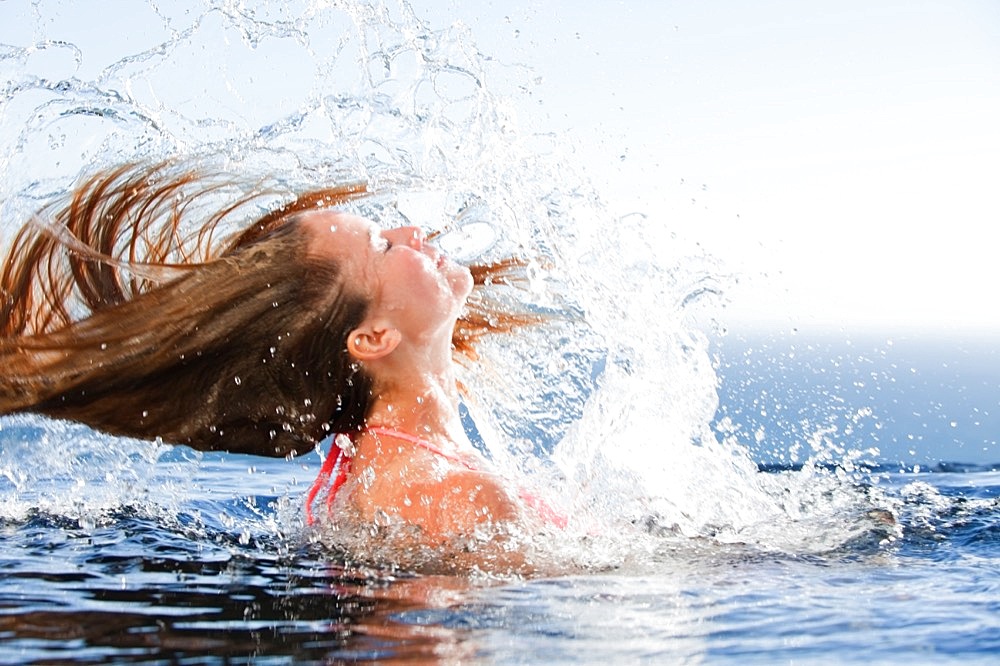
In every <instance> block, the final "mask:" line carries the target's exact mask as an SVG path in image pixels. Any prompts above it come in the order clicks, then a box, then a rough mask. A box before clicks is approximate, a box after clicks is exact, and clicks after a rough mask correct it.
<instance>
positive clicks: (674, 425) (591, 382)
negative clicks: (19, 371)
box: [0, 0, 869, 563]
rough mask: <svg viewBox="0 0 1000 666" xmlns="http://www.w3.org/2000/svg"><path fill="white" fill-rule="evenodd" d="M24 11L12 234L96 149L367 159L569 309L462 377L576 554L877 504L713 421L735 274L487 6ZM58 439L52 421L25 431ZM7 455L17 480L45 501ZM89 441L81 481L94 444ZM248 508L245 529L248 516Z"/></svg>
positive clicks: (144, 468)
mask: <svg viewBox="0 0 1000 666" xmlns="http://www.w3.org/2000/svg"><path fill="white" fill-rule="evenodd" d="M4 11H5V12H6V13H7V16H6V17H5V18H6V19H7V21H6V23H5V27H4V28H3V29H2V30H3V31H2V33H0V34H2V37H0V41H2V42H5V44H4V45H3V46H2V48H0V71H2V72H3V75H4V84H3V89H2V92H0V149H2V150H0V214H2V216H3V218H2V219H3V220H4V228H3V236H4V238H5V239H9V238H10V236H11V235H12V231H13V230H14V228H16V226H17V225H19V224H20V221H22V220H24V219H26V218H27V217H28V216H29V215H30V214H31V213H32V212H34V211H35V210H36V209H38V208H39V206H40V205H41V204H42V203H44V202H45V201H47V200H49V199H51V198H52V197H53V196H55V195H57V194H59V193H61V192H64V191H66V189H67V188H68V187H70V185H71V183H72V182H73V180H74V179H75V178H76V177H77V176H78V175H79V174H80V173H81V172H91V171H94V170H96V169H99V168H101V167H102V166H108V165H113V164H119V163H121V162H125V161H133V160H156V159H161V158H164V157H169V156H174V155H177V154H183V155H189V156H192V158H193V159H197V160H199V161H202V162H204V163H205V164H207V165H210V166H212V167H215V168H218V169H221V170H223V171H228V172H233V173H236V174H239V175H242V176H245V177H246V178H247V180H248V182H253V181H254V179H257V178H260V177H261V176H268V177H270V178H271V179H273V180H275V181H276V182H277V183H278V184H279V185H282V186H287V187H288V188H289V189H299V188H301V187H303V186H308V185H317V184H320V183H329V182H339V181H344V180H366V181H368V182H369V183H370V184H371V186H372V187H373V189H374V190H375V191H376V192H378V193H380V194H379V195H378V196H376V197H374V198H372V199H370V200H368V201H366V202H363V203H362V204H359V208H360V209H361V212H363V213H366V214H369V215H372V216H374V217H377V218H379V219H380V220H382V221H383V223H384V224H394V223H403V222H407V221H417V222H419V223H420V224H422V225H424V226H426V227H428V228H429V229H430V230H436V229H445V230H454V231H453V233H452V235H450V236H445V237H443V238H442V241H441V242H442V243H445V244H447V243H448V242H453V243H454V244H455V247H456V248H457V249H458V250H460V251H461V254H462V255H463V257H464V258H467V259H471V258H473V256H474V255H476V254H482V255H484V256H485V257H489V256H491V255H496V256H500V255H505V254H509V253H512V252H514V253H518V254H522V255H524V256H527V257H529V258H531V259H532V263H531V265H529V267H528V276H529V278H530V290H529V292H528V293H527V295H526V298H527V299H528V300H529V301H530V302H531V304H532V306H533V307H536V308H538V309H539V310H540V311H544V312H549V313H551V314H552V321H551V324H550V325H549V326H546V327H544V328H540V329H538V330H536V331H532V332H529V333H528V334H526V336H524V337H519V338H516V339H515V338H500V339H495V340H492V341H490V342H489V343H488V344H487V345H486V347H485V349H484V350H483V355H484V357H485V359H486V360H485V362H484V364H483V365H482V366H481V367H480V368H477V369H476V372H475V373H471V374H469V375H468V376H467V377H464V378H463V381H464V383H465V384H466V385H467V386H469V387H470V388H471V389H472V390H471V395H472V397H470V400H469V407H470V410H471V411H472V412H473V413H474V415H475V417H476V422H477V427H478V428H479V431H480V432H481V433H482V434H483V435H484V440H485V441H486V442H487V444H488V445H489V446H490V452H491V454H492V455H493V457H494V458H495V459H496V460H497V462H498V464H499V465H500V466H501V467H503V468H505V469H507V470H508V471H509V472H510V473H516V474H528V475H532V476H535V477H537V478H538V479H539V481H538V482H539V483H548V482H549V481H550V480H551V479H553V478H561V479H562V487H563V489H564V494H565V495H566V501H567V503H569V504H570V505H571V506H572V507H573V509H574V510H575V511H576V515H578V516H579V519H578V524H577V525H576V526H575V529H576V530H577V531H578V532H579V533H580V534H581V542H580V543H582V544H583V548H584V549H586V551H587V555H585V556H581V554H580V552H579V550H578V551H577V552H576V553H575V554H574V557H577V558H580V557H583V559H587V558H590V559H591V560H592V561H601V560H602V558H603V562H605V563H607V562H614V561H618V560H620V559H621V558H622V557H627V556H628V553H629V552H630V550H631V552H632V553H641V554H642V555H640V557H642V556H646V555H648V554H649V553H651V552H655V551H656V550H657V549H658V548H661V547H662V545H663V543H664V539H668V540H669V539H673V538H675V537H676V538H681V539H690V538H691V537H705V538H711V539H714V540H716V541H718V542H726V543H729V542H741V543H751V544H756V545H758V546H760V547H764V548H773V549H777V550H783V549H790V550H796V549H805V550H811V549H820V550H821V549H823V548H829V547H834V546H836V545H837V544H838V543H842V542H843V541H844V540H845V539H848V538H850V537H851V535H853V534H855V532H856V529H855V528H854V527H847V528H845V527H843V525H844V523H845V522H846V523H851V521H850V520H848V521H844V520H843V517H844V515H845V512H846V513H847V514H849V515H851V516H857V515H861V516H863V515H864V512H865V510H866V508H867V507H868V506H869V505H868V504H866V500H865V498H863V497H859V494H858V493H857V492H855V491H854V483H853V480H852V479H847V480H846V481H845V480H842V479H840V478H838V477H837V476H836V475H831V474H828V473H826V472H825V471H823V470H822V469H821V468H819V467H816V466H813V467H807V468H806V469H804V470H803V471H801V472H798V473H794V474H786V475H778V476H765V475H761V474H760V473H758V471H757V469H756V466H755V465H754V464H753V462H752V461H751V459H750V457H749V455H748V453H747V451H746V449H745V447H744V446H742V444H741V443H740V442H739V441H737V440H735V439H734V438H720V437H719V435H718V434H717V433H716V432H715V431H714V430H713V429H712V427H711V423H712V419H713V417H714V415H715V412H716V409H717V406H718V405H717V402H718V398H717V383H718V378H717V375H716V372H715V369H714V360H713V358H712V355H711V352H710V348H709V344H708V341H707V338H706V336H705V334H704V333H702V332H701V331H702V328H700V327H699V326H698V325H697V324H698V322H700V321H704V320H705V319H706V318H707V319H708V320H710V319H711V311H712V309H713V308H716V307H719V306H720V305H721V303H722V299H723V297H724V296H723V295H724V294H725V292H726V290H727V287H728V285H729V283H730V281H731V279H732V278H731V277H730V276H729V275H727V273H726V271H725V269H724V268H723V267H722V266H720V265H719V264H718V263H717V262H715V261H713V260H712V259H711V258H710V257H708V256H706V255H705V254H704V253H703V252H701V251H700V250H699V249H697V248H696V247H693V246H691V245H690V244H688V243H685V242H684V241H683V239H679V238H677V237H676V236H675V235H674V234H672V233H671V231H670V221H669V220H664V219H660V218H655V217H651V216H648V215H644V214H624V215H623V214H620V213H616V212H613V211H611V210H609V209H608V208H607V207H606V206H605V205H604V203H603V202H602V199H601V196H600V192H599V189H598V188H596V187H595V186H594V185H593V184H592V183H591V182H590V181H589V180H588V178H587V176H586V174H585V173H584V172H583V171H582V170H581V169H580V168H577V167H574V164H575V163H576V160H575V159H574V146H573V145H572V143H571V141H570V140H568V139H566V138H564V137H557V136H553V135H552V134H549V133H545V132H541V131H538V130H536V129H534V128H533V127H532V126H531V123H530V119H526V118H524V117H523V114H520V113H519V111H520V110H523V109H524V108H526V107H527V106H528V105H527V104H525V103H524V102H525V100H526V99H529V98H530V97H531V94H532V91H533V90H534V89H535V88H536V87H537V86H538V85H540V83H539V81H538V78H537V77H536V76H535V75H534V74H533V73H532V72H531V71H530V69H529V68H527V67H524V66H512V65H506V64H503V63H500V62H497V61H496V60H494V59H492V58H490V57H488V56H486V55H484V54H482V53H480V52H479V51H478V49H477V48H476V46H475V43H474V40H473V36H472V34H471V32H470V30H469V29H468V28H467V27H466V26H464V25H462V24H459V23H456V24H453V25H450V26H446V27H443V28H438V27H432V26H430V25H427V24H426V23H424V22H423V21H421V20H420V19H418V18H417V17H416V15H415V14H414V12H413V11H412V9H411V8H410V6H409V5H408V4H406V3H405V2H398V3H397V2H390V1H385V2H381V1H376V2H370V3H366V2H350V1H341V2H327V1H322V0H313V1H309V2H289V3H277V2H275V3H260V4H255V5H253V6H249V5H247V4H246V3H242V2H233V1H227V0H214V1H205V2H191V3H170V4H169V6H167V5H166V4H163V5H160V4H154V3H152V2H150V3H149V4H146V5H143V4H141V3H132V5H131V6H129V7H128V9H123V10H122V11H126V12H128V15H127V16H123V17H122V20H121V23H120V24H121V25H129V26H131V27H132V28H133V29H130V30H128V31H124V33H122V34H116V33H115V31H113V30H112V29H111V28H109V27H108V26H104V25H99V24H97V23H96V22H95V21H94V20H92V19H90V18H87V17H85V16H83V15H78V14H77V12H80V11H83V10H82V9H76V8H73V7H61V6H60V7H57V8H50V7H48V6H46V5H43V4H42V3H26V2H20V3H18V2H7V3H5V7H4ZM449 239H450V240H449ZM477 239H478V240H477ZM484 239H485V240H484ZM706 312H707V313H708V315H707V317H706ZM19 427H21V426H19ZM24 427H29V426H24ZM26 436H27V435H26ZM73 436H74V437H77V438H79V437H82V436H83V435H81V434H80V433H79V432H74V434H73ZM95 437H96V436H95V435H92V434H91V435H86V436H85V437H84V439H85V440H86V441H91V442H93V443H94V446H95V447H96V448H100V449H101V450H105V449H104V447H110V448H107V449H106V450H107V451H117V453H114V454H107V453H105V454H102V455H114V456H117V457H116V458H115V459H114V460H110V461H109V460H106V459H104V460H102V461H98V462H97V463H95V465H96V466H95V467H94V469H95V470H96V469H98V468H102V467H110V468H111V469H114V470H116V471H115V474H124V475H126V476H128V475H132V476H134V477H137V478H138V477H143V476H145V475H147V474H152V473H153V471H154V470H156V473H162V467H163V461H162V459H161V458H160V456H161V455H162V450H161V449H159V448H154V449H149V450H147V451H148V452H147V453H144V454H141V455H139V456H138V458H136V457H135V455H134V452H135V451H143V450H144V449H142V448H141V447H140V448H134V447H132V448H130V445H129V444H127V443H121V442H120V441H118V440H113V439H109V438H104V437H99V438H97V439H94V438H95ZM87 438H90V439H89V440H88V439H87ZM98 445H99V446H98ZM52 446H54V445H53V443H52V440H51V438H49V437H48V436H47V435H46V434H44V433H42V434H39V435H38V437H37V439H36V440H35V441H34V443H33V444H32V445H31V446H30V447H26V448H21V449H18V450H19V451H21V452H23V451H25V450H26V449H31V450H32V451H36V450H38V451H40V450H43V449H45V447H52ZM143 446H144V445H143ZM116 447H117V448H116ZM96 448H95V450H96ZM817 448H818V449H819V450H820V454H821V455H826V454H825V453H824V452H826V451H829V447H822V446H820V447H817ZM53 450H56V451H59V450H60V449H59V448H58V447H57V448H56V449H53ZM8 451H9V445H7V444H5V448H4V453H5V454H8ZM548 454H551V456H549V455H548ZM11 455H13V454H9V455H8V459H6V460H5V462H4V465H5V466H4V474H5V475H6V477H7V479H8V480H9V481H10V482H11V484H12V486H11V487H12V488H13V491H12V493H11V494H10V497H11V498H13V499H14V500H16V501H19V502H21V503H22V506H24V507H26V506H29V505H30V506H34V507H38V506H48V505H46V504H45V500H44V499H42V498H41V497H40V496H37V495H32V494H31V493H29V492H28V491H27V490H26V488H27V485H28V479H27V478H25V477H24V470H25V469H27V467H26V466H25V465H26V464H27V463H26V462H25V460H23V459H21V460H17V461H14V460H11V459H10V457H11ZM75 460H77V463H76V464H77V467H76V468H75V476H74V478H75V479H77V480H79V479H80V478H84V477H86V474H85V473H82V472H80V470H81V469H82V467H80V465H83V461H84V460H86V456H83V457H79V456H77V457H76V458H75ZM50 471H51V468H50ZM81 474H82V476H81ZM53 476H54V477H57V476H59V475H58V474H55V473H54V472H53ZM33 480H35V481H37V480H38V479H37V478H36V479H33ZM84 485H85V486H87V487H95V486H96V487H103V488H104V491H105V492H106V493H107V495H108V496H107V497H96V496H89V497H88V498H86V499H81V502H83V503H84V504H89V505H90V506H100V507H104V506H109V505H111V504H114V503H115V502H118V503H120V504H121V503H129V502H147V501H149V500H148V496H144V495H143V494H142V493H139V492H137V491H136V492H137V494H133V491H132V490H128V488H129V486H128V484H127V483H126V484H124V485H123V484H121V483H118V480H117V479H105V481H104V483H103V485H102V482H101V481H100V480H99V479H93V480H86V482H85V484H84ZM286 490H287V487H286ZM172 492H174V491H172ZM176 492H179V491H176ZM167 495H170V493H169V492H168V493H166V494H160V495H159V496H158V497H159V498H158V499H157V500H155V501H156V502H163V503H165V504H166V505H169V504H170V500H169V499H166V496H167ZM81 497H82V495H81ZM53 506H54V505H53ZM61 506H64V505H61ZM62 510H65V507H64V508H63V509H62ZM287 512H288V510H287V509H281V510H279V511H278V513H279V515H281V516H282V518H281V519H282V520H286V521H291V520H292V519H290V518H287V517H286V513H287ZM249 513H251V514H252V513H253V511H250V512H249ZM227 515H230V514H227ZM227 520H228V519H226V520H222V521H221V523H222V525H221V527H222V529H226V530H234V531H236V532H241V530H243V529H244V528H245V526H246V524H247V523H245V522H241V521H244V520H245V521H252V520H253V519H252V518H250V517H243V518H240V519H236V520H235V522H232V524H230V523H229V522H227ZM817 526H820V531H821V537H816V536H815V534H816V532H817ZM276 529H284V528H276ZM595 530H596V533H598V534H601V535H605V536H603V537H602V538H604V539H605V540H606V542H605V544H604V545H605V546H606V550H605V551H603V553H604V554H603V555H601V554H595V553H598V552H599V551H600V550H601V548H600V547H598V546H596V545H595V544H597V540H596V539H595ZM608 535H611V536H608ZM637 535H641V536H642V537H643V538H647V539H648V541H637V540H636V539H637ZM562 541H565V539H563V540H562ZM572 543H573V544H575V545H574V546H572V547H575V548H579V544H578V543H577V542H572ZM639 543H642V544H644V545H642V546H640V545H638V544H639ZM553 547H555V546H553ZM623 553H625V555H623Z"/></svg>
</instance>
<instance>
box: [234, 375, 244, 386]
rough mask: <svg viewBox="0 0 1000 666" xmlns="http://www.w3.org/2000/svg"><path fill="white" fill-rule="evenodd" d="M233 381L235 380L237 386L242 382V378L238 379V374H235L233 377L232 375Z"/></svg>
mask: <svg viewBox="0 0 1000 666" xmlns="http://www.w3.org/2000/svg"><path fill="white" fill-rule="evenodd" d="M233 381H234V382H236V385H237V386H239V385H240V384H242V383H243V380H242V379H240V376H239V375H236V376H235V377H233Z"/></svg>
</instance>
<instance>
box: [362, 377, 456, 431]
mask: <svg viewBox="0 0 1000 666" xmlns="http://www.w3.org/2000/svg"><path fill="white" fill-rule="evenodd" d="M458 402H459V401H458V389H457V387H456V382H455V376H454V372H453V371H452V369H451V368H450V367H449V368H447V369H446V370H445V371H444V372H441V373H421V374H419V375H415V376H408V377H397V378H395V380H394V381H383V382H379V383H378V384H377V385H376V388H375V400H374V402H373V404H372V408H371V411H370V412H369V415H368V419H367V425H368V426H369V427H379V426H381V427H385V428H392V429H394V430H400V431H402V432H406V433H409V434H411V435H415V436H417V437H421V438H424V439H428V440H434V439H441V438H443V439H448V440H450V441H452V442H455V443H461V442H464V441H466V436H465V431H464V429H463V428H462V424H461V419H460V418H459V413H458Z"/></svg>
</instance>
